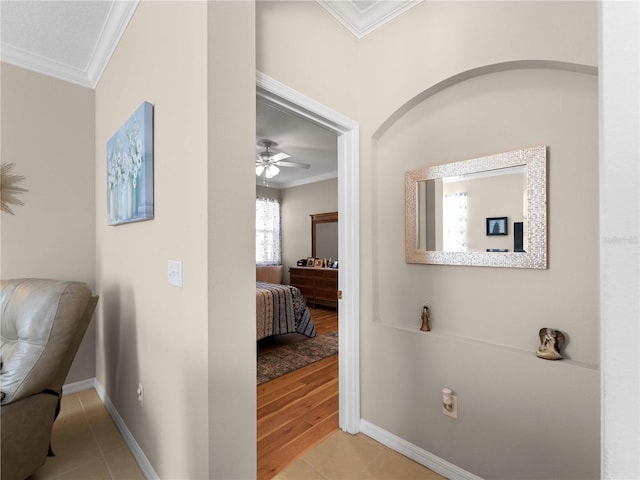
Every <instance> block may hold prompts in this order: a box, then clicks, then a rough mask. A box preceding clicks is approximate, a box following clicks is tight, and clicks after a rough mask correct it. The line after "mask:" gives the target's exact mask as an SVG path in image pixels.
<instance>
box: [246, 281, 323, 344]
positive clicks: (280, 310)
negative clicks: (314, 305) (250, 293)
mask: <svg viewBox="0 0 640 480" xmlns="http://www.w3.org/2000/svg"><path fill="white" fill-rule="evenodd" d="M283 333H301V334H303V335H306V336H307V337H315V336H316V327H315V325H314V323H313V320H312V319H311V314H310V313H309V308H308V307H307V302H306V301H305V299H304V296H303V295H302V293H301V292H300V290H298V289H297V288H296V287H293V286H291V285H278V284H275V283H267V282H256V338H257V339H258V340H260V339H262V338H265V337H270V336H273V335H282V334H283Z"/></svg>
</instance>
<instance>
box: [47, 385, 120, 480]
mask: <svg viewBox="0 0 640 480" xmlns="http://www.w3.org/2000/svg"><path fill="white" fill-rule="evenodd" d="M73 395H75V396H76V398H77V400H78V403H79V404H80V408H81V409H82V416H83V418H84V419H85V421H86V422H87V426H88V427H89V430H91V435H92V436H94V435H93V430H92V429H91V424H90V423H89V419H88V418H87V415H86V413H85V410H84V405H82V400H80V396H79V395H78V394H77V393H74V394H73ZM54 424H55V420H54ZM94 441H95V436H94ZM97 443H98V442H96V444H97ZM98 448H100V445H98ZM100 453H101V454H102V450H101V451H100ZM54 456H55V453H54ZM89 463H91V460H89V459H87V460H85V461H84V462H82V463H81V464H79V465H75V466H73V467H71V468H68V469H66V470H65V471H63V472H58V473H54V476H53V480H57V479H64V478H66V475H67V474H69V473H70V472H73V471H74V470H77V469H79V468H81V467H83V466H85V465H88V464H89ZM109 474H110V475H111V473H109ZM112 480H113V479H112Z"/></svg>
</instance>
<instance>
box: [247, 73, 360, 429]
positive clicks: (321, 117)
mask: <svg viewBox="0 0 640 480" xmlns="http://www.w3.org/2000/svg"><path fill="white" fill-rule="evenodd" d="M256 95H257V98H258V99H259V100H260V101H261V102H265V103H268V104H270V105H273V106H275V107H276V108H279V109H281V110H283V111H286V112H287V113H289V114H291V115H294V116H297V117H299V118H301V119H303V120H306V121H309V122H312V123H314V124H316V125H319V126H322V127H323V128H325V129H327V130H328V131H330V132H333V133H334V134H336V135H337V154H338V155H337V156H338V214H339V221H338V238H339V245H338V250H339V255H340V259H339V262H340V275H339V283H338V289H339V290H340V291H341V292H342V298H341V300H340V301H339V311H340V317H339V327H338V329H339V332H340V333H339V342H338V345H339V347H338V349H339V352H340V356H339V368H338V369H339V384H340V386H339V397H340V405H339V426H340V429H341V430H343V431H345V432H348V433H352V434H355V433H358V432H359V430H360V364H359V358H360V354H359V353H360V352H359V332H360V327H359V319H360V316H359V315H360V311H359V287H360V282H359V280H360V279H359V260H360V259H359V182H358V180H359V178H358V175H359V129H358V124H357V122H355V121H353V120H351V119H350V118H348V117H345V116H344V115H342V114H340V113H338V112H336V111H334V110H332V109H330V108H328V107H326V106H324V105H322V104H320V103H319V102H317V101H315V100H313V99H311V98H309V97H307V96H305V95H303V94H301V93H299V92H297V91H295V90H293V89H291V88H289V87H287V86H286V85H284V84H282V83H280V82H278V81H277V80H274V79H272V78H270V77H268V76H267V75H264V74H262V73H260V72H258V73H257V74H256Z"/></svg>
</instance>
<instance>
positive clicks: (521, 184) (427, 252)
mask: <svg viewBox="0 0 640 480" xmlns="http://www.w3.org/2000/svg"><path fill="white" fill-rule="evenodd" d="M546 152H547V149H546V146H540V147H531V148H527V149H522V150H516V151H512V152H506V153H501V154H497V155H491V156H487V157H481V158H476V159H471V160H465V161H462V162H454V163H449V164H442V165H435V166H430V167H425V168H422V169H418V170H412V171H410V172H406V173H405V219H406V221H405V223H406V227H405V228H406V231H405V257H406V261H407V263H425V264H440V265H470V266H495V267H514V268H547V236H546V234H547V231H546V228H547V226H546V192H547V184H546V159H547V156H546Z"/></svg>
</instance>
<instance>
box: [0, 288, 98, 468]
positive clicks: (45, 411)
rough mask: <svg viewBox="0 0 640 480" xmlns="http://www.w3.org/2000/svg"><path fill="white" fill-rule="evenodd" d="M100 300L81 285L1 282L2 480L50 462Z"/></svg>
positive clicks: (0, 382)
mask: <svg viewBox="0 0 640 480" xmlns="http://www.w3.org/2000/svg"><path fill="white" fill-rule="evenodd" d="M97 301H98V297H97V296H92V294H91V291H90V290H89V288H88V287H87V286H86V285H85V284H84V283H80V282H63V281H57V280H46V279H20V280H2V281H1V283H0V315H1V316H2V319H1V322H2V323H1V325H2V329H1V334H2V335H1V336H2V343H1V346H0V361H1V372H0V397H1V401H0V403H1V407H0V416H1V420H2V422H1V428H2V434H1V436H2V438H1V441H2V444H1V450H2V452H1V454H2V460H1V465H0V467H1V472H2V480H24V479H25V478H27V477H28V476H29V475H31V474H32V473H33V472H35V471H36V470H37V469H38V468H39V467H40V466H42V465H43V464H44V463H45V461H46V459H47V453H48V451H49V442H50V440H51V429H52V426H53V422H54V420H55V417H56V416H57V413H58V411H59V405H60V403H59V402H60V396H61V395H62V385H63V383H64V381H65V378H66V376H67V374H68V372H69V368H70V367H71V362H72V361H73V358H74V357H75V355H76V352H77V351H78V347H79V346H80V342H81V340H82V337H83V336H84V333H85V331H86V329H87V326H88V325H89V321H90V320H91V317H92V315H93V311H94V310H95V307H96V303H97Z"/></svg>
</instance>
